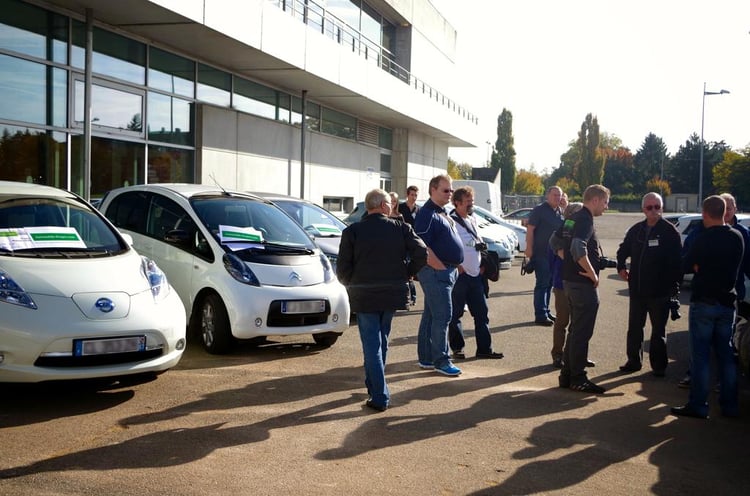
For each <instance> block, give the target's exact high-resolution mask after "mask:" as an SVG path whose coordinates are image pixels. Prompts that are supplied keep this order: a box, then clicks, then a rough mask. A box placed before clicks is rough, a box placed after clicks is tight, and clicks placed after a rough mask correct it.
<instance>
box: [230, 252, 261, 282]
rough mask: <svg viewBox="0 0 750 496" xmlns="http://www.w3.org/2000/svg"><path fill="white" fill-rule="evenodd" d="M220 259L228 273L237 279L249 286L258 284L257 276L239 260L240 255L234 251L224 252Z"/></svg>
mask: <svg viewBox="0 0 750 496" xmlns="http://www.w3.org/2000/svg"><path fill="white" fill-rule="evenodd" d="M222 260H223V262H224V268H225V269H227V272H229V275H230V276H232V277H234V278H235V279H236V280H237V281H239V282H241V283H242V284H248V285H250V286H260V281H259V280H258V278H257V277H255V274H254V273H253V271H252V270H251V269H250V267H248V266H247V264H246V263H245V262H243V261H242V260H240V257H238V256H237V255H235V254H234V253H225V254H224V256H223V257H222Z"/></svg>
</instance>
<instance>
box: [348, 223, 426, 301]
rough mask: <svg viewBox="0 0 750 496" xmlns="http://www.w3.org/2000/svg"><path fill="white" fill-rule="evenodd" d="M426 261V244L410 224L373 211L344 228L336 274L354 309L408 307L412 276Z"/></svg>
mask: <svg viewBox="0 0 750 496" xmlns="http://www.w3.org/2000/svg"><path fill="white" fill-rule="evenodd" d="M407 260H408V263H407ZM426 263H427V247H426V246H425V244H424V242H423V241H422V240H421V239H420V238H419V236H417V235H416V234H415V233H414V229H412V227H411V226H410V225H409V224H407V223H405V222H401V221H399V220H396V219H389V218H388V217H386V216H385V215H383V214H370V215H367V216H365V217H363V218H362V220H361V221H359V222H356V223H354V224H352V225H350V226H349V227H347V228H346V229H344V232H343V234H342V235H341V244H340V245H339V259H338V262H337V265H336V274H337V276H338V278H339V280H340V281H341V283H342V284H343V285H344V286H346V289H347V292H348V293H349V304H350V306H351V309H352V311H353V312H365V313H366V312H382V311H392V310H399V309H404V308H407V303H408V301H409V286H408V284H407V281H408V279H409V276H412V275H414V274H416V273H417V272H419V269H421V268H422V267H423V266H424V265H425V264H426Z"/></svg>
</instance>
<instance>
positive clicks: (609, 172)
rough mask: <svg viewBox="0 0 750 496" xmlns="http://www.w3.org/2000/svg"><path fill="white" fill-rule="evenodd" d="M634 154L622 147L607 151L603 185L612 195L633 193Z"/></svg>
mask: <svg viewBox="0 0 750 496" xmlns="http://www.w3.org/2000/svg"><path fill="white" fill-rule="evenodd" d="M633 169H634V167H633V154H632V153H630V150H629V149H628V148H626V147H623V146H620V147H618V148H615V149H607V150H606V165H605V167H604V178H603V180H602V184H604V185H605V186H606V187H608V188H609V189H610V191H612V194H628V193H633V192H635V191H634V188H633V175H634V174H633Z"/></svg>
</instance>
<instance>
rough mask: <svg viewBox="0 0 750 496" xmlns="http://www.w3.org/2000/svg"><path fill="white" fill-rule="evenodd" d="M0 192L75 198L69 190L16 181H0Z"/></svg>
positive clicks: (4, 193)
mask: <svg viewBox="0 0 750 496" xmlns="http://www.w3.org/2000/svg"><path fill="white" fill-rule="evenodd" d="M0 194H3V195H28V196H47V197H55V198H77V196H76V195H74V194H73V193H71V192H70V191H65V190H63V189H59V188H55V187H53V186H44V185H41V184H33V183H22V182H17V181H0Z"/></svg>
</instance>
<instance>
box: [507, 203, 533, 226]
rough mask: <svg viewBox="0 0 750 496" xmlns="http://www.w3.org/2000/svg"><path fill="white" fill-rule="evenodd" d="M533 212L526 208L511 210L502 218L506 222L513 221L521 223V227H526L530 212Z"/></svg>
mask: <svg viewBox="0 0 750 496" xmlns="http://www.w3.org/2000/svg"><path fill="white" fill-rule="evenodd" d="M532 210H534V209H533V208H530V207H526V208H517V209H516V210H513V211H512V212H508V213H507V214H505V215H503V218H504V219H506V220H514V221H518V222H520V223H521V225H522V226H524V227H525V226H526V224H528V223H529V215H531V211H532Z"/></svg>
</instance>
